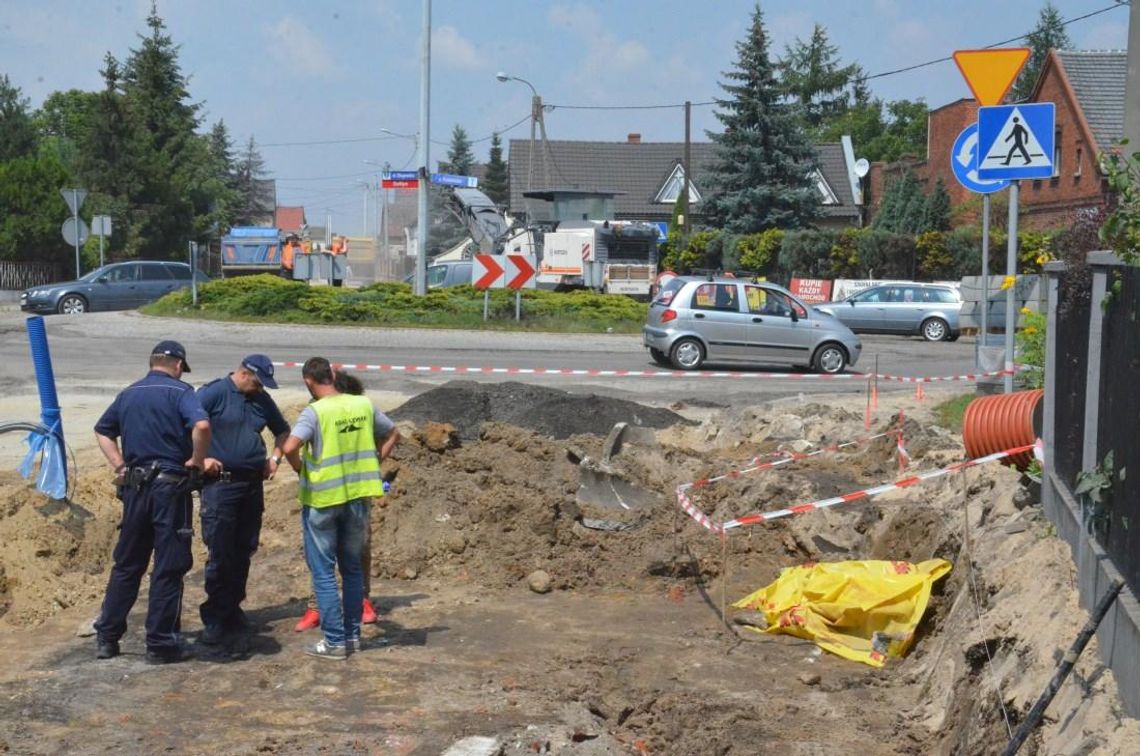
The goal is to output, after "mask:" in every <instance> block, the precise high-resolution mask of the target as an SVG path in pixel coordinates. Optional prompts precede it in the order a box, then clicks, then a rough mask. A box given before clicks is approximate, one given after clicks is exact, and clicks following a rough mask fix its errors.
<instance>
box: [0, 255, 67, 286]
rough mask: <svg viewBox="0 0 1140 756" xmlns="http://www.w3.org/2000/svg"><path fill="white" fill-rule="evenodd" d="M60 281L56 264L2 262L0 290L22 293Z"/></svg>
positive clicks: (0, 265)
mask: <svg viewBox="0 0 1140 756" xmlns="http://www.w3.org/2000/svg"><path fill="white" fill-rule="evenodd" d="M59 280H60V271H59V265H57V264H56V263H46V262H21V261H15V260H0V290H3V291H20V290H22V289H27V288H30V287H32V286H43V285H45V284H50V283H55V282H56V281H59Z"/></svg>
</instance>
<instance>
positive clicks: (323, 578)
mask: <svg viewBox="0 0 1140 756" xmlns="http://www.w3.org/2000/svg"><path fill="white" fill-rule="evenodd" d="M301 378H302V379H303V380H304V382H305V387H306V388H308V389H309V393H310V394H311V395H312V397H313V400H314V401H313V403H312V404H310V405H309V406H308V407H306V408H305V409H304V410H302V411H301V415H300V417H298V418H297V422H296V423H295V424H294V426H293V429H292V430H291V431H290V434H289V438H288V439H286V441H285V443H284V445H283V446H282V447H281V450H282V452H283V453H284V454H285V457H286V458H287V459H288V460H289V464H290V465H292V466H293V469H294V470H296V471H297V473H298V474H299V475H300V480H299V481H298V484H297V491H298V498H299V499H300V501H301V532H302V535H303V538H304V546H305V561H306V562H308V565H309V571H310V573H312V578H313V592H314V593H315V594H316V597H317V609H318V611H319V612H320V622H321V632H322V633H323V634H324V638H322V639H321V640H320V641H317V642H316V643H314V644H312V645H310V646H306V648H305V653H307V654H309V655H311V656H316V657H320V658H324V659H345V658H347V656H348V652H349V651H355V650H358V648H359V643H360V620H361V611H362V608H363V600H364V580H363V575H362V572H361V564H360V555H361V551H362V549H363V548H364V537H365V530H366V529H367V528H368V527H369V509H370V507H371V499H372V498H373V497H379V496H383V495H384V484H383V481H382V480H381V477H380V462H381V460H383V459H384V458H385V457H387V456H388V455H389V454H390V453H391V452H392V449H394V448H395V446H396V444H397V443H398V442H399V440H400V432H399V431H398V430H396V426H395V424H394V423H393V422H392V420H391V419H390V418H389V417H388V416H387V415H385V414H384V413H383V412H380V411H379V410H377V409H375V408H374V407H373V406H372V402H371V401H370V400H369V399H368V398H367V397H365V396H355V395H352V394H342V393H340V392H339V391H337V389H336V385H335V378H336V375H335V372H334V370H333V368H332V366H331V365H330V364H329V361H328V360H326V359H325V358H323V357H312V358H310V359H309V360H308V361H306V362H305V365H304V367H302V368H301ZM338 569H339V571H340V575H341V581H342V583H343V585H344V587H343V596H341V595H340V592H339V591H338V590H337V584H336V571H337V570H338Z"/></svg>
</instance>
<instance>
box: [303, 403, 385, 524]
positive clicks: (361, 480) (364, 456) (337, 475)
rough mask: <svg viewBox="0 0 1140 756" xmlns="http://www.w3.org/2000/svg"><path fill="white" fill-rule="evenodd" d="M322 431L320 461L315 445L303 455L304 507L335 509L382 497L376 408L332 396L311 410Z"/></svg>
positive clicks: (306, 447)
mask: <svg viewBox="0 0 1140 756" xmlns="http://www.w3.org/2000/svg"><path fill="white" fill-rule="evenodd" d="M310 406H311V407H312V408H313V411H314V412H316V413H317V422H318V424H319V425H320V430H321V458H320V459H315V458H314V457H313V456H312V453H311V449H312V445H311V444H306V445H305V448H304V450H303V451H302V453H301V478H300V480H299V481H298V484H297V485H298V491H299V492H300V499H301V503H302V504H304V505H305V506H308V507H316V508H318V509H319V508H321V507H332V506H336V505H337V504H344V503H345V502H348V501H352V500H353V499H360V498H364V497H367V496H383V495H384V483H383V482H382V481H381V479H380V458H379V457H378V456H377V450H376V440H375V438H374V437H373V435H372V427H373V426H372V413H373V410H372V402H371V401H369V400H368V398H367V397H364V396H355V395H353V394H333V395H331V396H326V397H324V398H323V399H319V400H317V401H315V402H313V403H312V404H311V405H310Z"/></svg>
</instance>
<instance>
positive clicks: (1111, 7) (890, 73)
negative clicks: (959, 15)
mask: <svg viewBox="0 0 1140 756" xmlns="http://www.w3.org/2000/svg"><path fill="white" fill-rule="evenodd" d="M1128 4H1129V3H1126V2H1117V3H1114V4H1113V5H1109V6H1107V7H1105V8H1101V9H1100V10H1095V11H1092V12H1091V13H1086V14H1085V15H1083V16H1077V17H1075V18H1070V19H1066V20H1065V21H1062V22H1061V26H1068V25H1069V24H1075V23H1076V22H1077V21H1084V20H1085V19H1087V18H1092V17H1093V16H1099V15H1100V14H1102V13H1107V12H1108V11H1110V10H1114V9H1116V8H1120V7H1122V6H1127V5H1128ZM1028 36H1029V34H1028V33H1027V34H1021V35H1018V36H1016V37H1010V38H1009V39H1003V40H1002V41H1001V42H994V43H993V44H990V45H986V46H985V47H983V48H982V49H983V50H989V49H991V48H994V47H1001V46H1002V45H1008V44H1009V43H1010V42H1020V41H1021V40H1023V39H1025V38H1027V37H1028ZM953 59H954V57H953V56H951V55H948V56H946V57H943V58H935V59H934V60H928V61H926V62H924V63H915V64H914V65H912V66H904V67H902V68H896V69H894V70H891V71H883V72H882V73H877V74H871V75H870V76H864V77H863V79H862V80H863V81H870V80H871V79H881V78H883V77H884V76H894V75H895V74H900V73H906V72H907V71H914V70H916V69H919V68H926V67H927V66H933V65H935V64H937V63H945V62H947V61H950V60H953Z"/></svg>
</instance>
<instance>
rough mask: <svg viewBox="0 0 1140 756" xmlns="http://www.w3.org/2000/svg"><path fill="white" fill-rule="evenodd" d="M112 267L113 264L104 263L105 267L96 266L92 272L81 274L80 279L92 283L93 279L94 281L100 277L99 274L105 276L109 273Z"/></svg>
mask: <svg viewBox="0 0 1140 756" xmlns="http://www.w3.org/2000/svg"><path fill="white" fill-rule="evenodd" d="M110 268H111V266H110V265H104V266H103V267H101V268H96V269H95V270H93V271H91V272H90V273H87V274H86V275H84V276H81V277H80V278H79V280H80V281H83V282H84V283H91V282H92V281H94V280H95V279H97V278H99V276H105V275H107V271H108V270H109V269H110Z"/></svg>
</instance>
